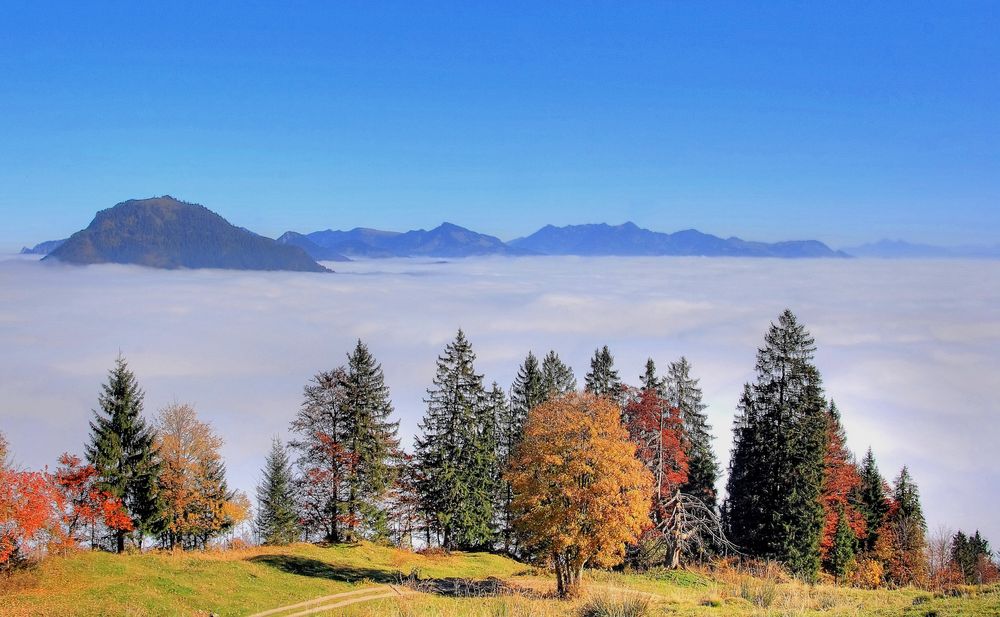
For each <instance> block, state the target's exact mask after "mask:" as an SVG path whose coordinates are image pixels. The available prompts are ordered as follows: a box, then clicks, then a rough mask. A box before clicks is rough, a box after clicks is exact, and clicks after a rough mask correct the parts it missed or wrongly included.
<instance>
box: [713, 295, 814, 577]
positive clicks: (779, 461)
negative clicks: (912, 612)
mask: <svg viewBox="0 0 1000 617" xmlns="http://www.w3.org/2000/svg"><path fill="white" fill-rule="evenodd" d="M815 349H816V348H815V346H814V340H813V338H812V337H811V336H810V335H809V333H808V331H806V329H805V327H804V326H802V325H801V324H800V323H799V322H798V320H797V319H796V317H795V315H793V314H792V312H791V311H789V310H786V311H784V312H783V313H782V314H781V316H780V317H779V318H778V323H777V324H772V325H771V327H770V329H769V330H768V332H767V335H766V336H765V344H764V347H763V348H761V349H760V350H758V352H757V366H756V371H757V377H756V381H755V383H754V384H752V385H750V384H747V385H746V386H744V392H743V396H742V397H741V399H740V403H739V409H738V413H737V418H736V423H735V429H734V447H733V454H732V458H731V462H730V477H729V482H728V485H727V489H728V490H727V492H728V494H729V498H728V504H727V508H726V517H727V526H728V528H729V532H730V537H731V539H732V540H733V541H734V542H735V543H736V544H737V545H738V546H740V547H741V550H743V551H745V552H747V553H749V554H751V555H754V556H757V557H762V558H774V559H777V560H779V561H782V562H784V563H785V565H786V566H788V568H789V569H790V570H792V572H794V573H796V574H797V575H799V576H802V577H804V578H806V579H810V580H812V579H814V578H815V577H816V574H817V572H818V570H819V541H820V534H821V532H822V529H823V507H822V505H821V503H820V499H819V498H820V492H821V490H822V486H823V455H824V451H825V447H826V428H827V422H826V414H825V409H826V401H825V400H824V399H823V389H822V383H821V379H820V374H819V371H818V370H817V369H816V367H815V366H814V365H813V362H812V360H813V354H814V352H815Z"/></svg>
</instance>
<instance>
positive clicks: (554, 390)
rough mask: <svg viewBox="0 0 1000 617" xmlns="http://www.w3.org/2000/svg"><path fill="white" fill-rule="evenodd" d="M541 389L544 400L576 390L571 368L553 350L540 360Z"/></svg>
mask: <svg viewBox="0 0 1000 617" xmlns="http://www.w3.org/2000/svg"><path fill="white" fill-rule="evenodd" d="M542 390H543V391H544V392H545V398H546V400H548V399H549V398H551V397H553V396H556V395H559V394H569V393H570V392H576V377H574V376H573V369H572V368H570V367H569V366H567V365H566V364H565V363H564V362H563V361H562V360H561V359H560V358H559V354H557V353H556V352H555V351H549V353H548V354H547V355H546V356H545V358H544V359H543V360H542Z"/></svg>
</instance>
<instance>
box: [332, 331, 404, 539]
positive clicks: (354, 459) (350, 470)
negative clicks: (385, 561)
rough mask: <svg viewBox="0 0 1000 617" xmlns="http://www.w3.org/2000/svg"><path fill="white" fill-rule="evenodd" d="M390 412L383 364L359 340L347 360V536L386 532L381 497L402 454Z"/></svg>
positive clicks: (374, 536)
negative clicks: (396, 459)
mask: <svg viewBox="0 0 1000 617" xmlns="http://www.w3.org/2000/svg"><path fill="white" fill-rule="evenodd" d="M392 413H393V409H392V401H391V400H390V399H389V388H388V387H386V385H385V376H384V375H383V373H382V365H380V364H378V362H376V360H375V357H374V356H373V355H372V354H371V352H370V351H369V350H368V347H367V346H366V345H365V344H364V343H362V342H361V340H360V339H359V340H358V342H357V345H356V346H355V348H354V352H353V353H351V354H350V356H349V357H348V359H347V371H346V374H345V380H344V415H345V420H346V422H345V424H346V437H345V442H346V445H347V448H348V452H349V453H350V455H351V457H350V462H349V464H348V466H347V477H346V485H347V494H346V503H345V506H346V507H345V510H346V514H347V539H348V540H349V541H354V540H356V539H357V538H358V537H359V535H365V536H367V537H368V538H369V539H373V540H379V539H385V538H387V537H388V533H389V526H388V521H387V520H386V514H385V511H384V508H383V502H384V500H385V498H386V495H387V494H388V492H389V490H390V488H392V485H393V482H394V480H395V474H396V472H397V469H396V467H395V466H394V465H393V459H394V458H396V457H398V454H399V438H398V437H397V432H398V430H399V423H398V422H394V421H392V420H390V417H391V416H392ZM359 531H360V532H361V533H359Z"/></svg>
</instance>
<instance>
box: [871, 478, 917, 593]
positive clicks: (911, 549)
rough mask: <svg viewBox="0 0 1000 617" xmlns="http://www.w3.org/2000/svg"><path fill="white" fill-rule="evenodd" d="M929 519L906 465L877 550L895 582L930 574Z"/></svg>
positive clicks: (913, 581) (908, 582)
mask: <svg viewBox="0 0 1000 617" xmlns="http://www.w3.org/2000/svg"><path fill="white" fill-rule="evenodd" d="M926 532H927V523H926V522H925V520H924V513H923V509H922V508H921V506H920V495H919V492H918V490H917V485H916V483H914V481H913V478H912V477H911V476H910V471H909V469H907V468H906V467H905V466H904V467H903V469H902V470H901V471H900V472H899V476H898V477H897V478H896V481H895V483H894V484H893V490H892V502H891V505H890V508H889V512H888V514H887V515H886V517H885V522H884V523H883V524H882V527H881V528H880V529H879V538H878V540H877V541H876V543H875V552H876V554H877V555H878V557H879V559H880V560H881V561H882V563H883V566H884V568H885V576H886V580H888V581H889V582H890V583H892V584H893V585H911V584H920V583H922V582H923V581H924V578H925V576H926V574H927V562H926V558H925V555H924V552H925V549H926V548H927V541H926V537H925V536H926Z"/></svg>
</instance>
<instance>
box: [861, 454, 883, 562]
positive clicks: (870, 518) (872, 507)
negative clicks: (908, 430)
mask: <svg viewBox="0 0 1000 617" xmlns="http://www.w3.org/2000/svg"><path fill="white" fill-rule="evenodd" d="M886 486H887V485H886V482H885V478H883V477H882V474H881V473H879V470H878V464H877V463H876V462H875V455H874V454H873V453H872V449H871V448H868V452H867V453H865V458H864V460H863V461H862V462H861V485H860V486H859V487H858V490H857V493H856V495H855V496H852V501H853V502H854V504H855V507H856V508H857V509H858V511H859V512H861V514H862V516H864V517H865V524H866V528H867V531H866V535H865V538H864V540H863V542H862V549H863V550H865V551H872V550H874V549H875V542H876V541H878V531H879V528H880V527H882V522H883V521H884V519H885V515H886V514H887V513H888V512H889V495H888V493H887V492H886Z"/></svg>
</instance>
